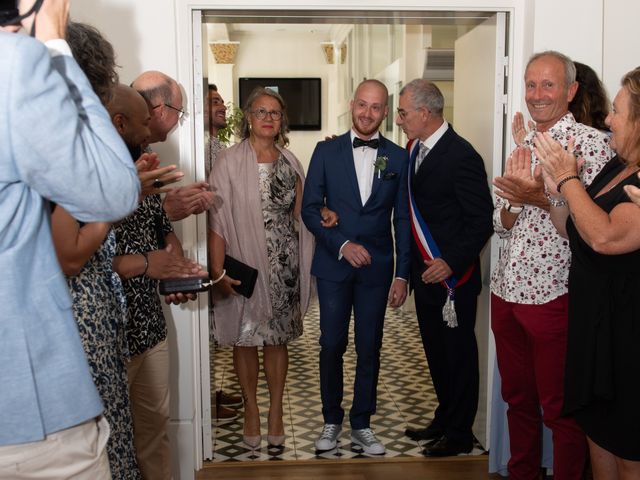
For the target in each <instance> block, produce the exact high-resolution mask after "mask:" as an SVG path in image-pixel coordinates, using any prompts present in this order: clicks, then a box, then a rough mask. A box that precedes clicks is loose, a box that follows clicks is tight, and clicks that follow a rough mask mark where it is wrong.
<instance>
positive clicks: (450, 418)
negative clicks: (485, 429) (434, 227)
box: [412, 273, 479, 442]
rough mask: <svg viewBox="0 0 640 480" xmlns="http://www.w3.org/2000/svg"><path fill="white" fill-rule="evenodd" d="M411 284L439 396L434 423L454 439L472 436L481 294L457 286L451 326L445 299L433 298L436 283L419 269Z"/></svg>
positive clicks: (476, 403) (476, 393)
mask: <svg viewBox="0 0 640 480" xmlns="http://www.w3.org/2000/svg"><path fill="white" fill-rule="evenodd" d="M412 285H413V288H414V298H415V303H416V312H417V315H418V324H419V326H420V335H421V337H422V345H423V346H424V351H425V354H426V357H427V363H428V364H429V370H430V372H431V379H432V380H433V386H434V388H435V391H436V395H437V396H438V408H437V409H436V411H435V416H434V420H433V425H434V426H435V427H437V428H440V429H442V430H443V431H444V432H445V435H446V436H448V437H449V438H451V439H453V440H458V441H464V442H466V441H469V440H472V439H473V434H472V432H471V427H472V425H473V421H474V419H475V416H476V411H477V409H478V387H479V371H478V345H477V343H476V335H475V331H474V328H475V324H476V307H477V300H478V297H477V295H476V294H475V292H474V293H471V292H468V291H467V292H465V290H466V289H465V288H464V286H462V287H460V288H459V289H457V290H456V296H455V309H456V315H457V319H458V326H457V327H455V328H451V327H448V326H447V324H446V323H445V322H444V321H443V319H442V307H443V305H444V303H443V302H442V301H438V300H439V299H436V300H435V302H434V299H433V296H432V295H430V292H429V290H432V289H433V288H434V287H433V286H426V285H425V284H424V283H423V282H422V280H421V279H420V278H419V276H417V273H416V274H413V273H412ZM442 288H443V289H444V287H442ZM438 297H440V298H441V296H440V295H438ZM436 302H437V303H436Z"/></svg>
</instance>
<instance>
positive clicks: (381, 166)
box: [373, 155, 389, 179]
mask: <svg viewBox="0 0 640 480" xmlns="http://www.w3.org/2000/svg"><path fill="white" fill-rule="evenodd" d="M388 161H389V157H387V156H386V155H381V156H379V157H378V158H376V161H375V162H373V166H374V167H375V170H374V172H377V173H378V179H380V173H381V172H383V171H384V170H385V169H386V168H387V162H388Z"/></svg>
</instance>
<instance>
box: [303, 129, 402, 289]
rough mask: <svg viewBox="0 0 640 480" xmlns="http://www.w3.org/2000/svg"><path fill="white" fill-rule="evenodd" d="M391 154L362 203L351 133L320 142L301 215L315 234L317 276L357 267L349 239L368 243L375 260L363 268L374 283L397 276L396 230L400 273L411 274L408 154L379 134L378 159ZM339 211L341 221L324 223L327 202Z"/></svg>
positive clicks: (342, 275) (339, 277) (332, 276)
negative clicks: (348, 254) (349, 255)
mask: <svg viewBox="0 0 640 480" xmlns="http://www.w3.org/2000/svg"><path fill="white" fill-rule="evenodd" d="M380 157H387V159H388V160H387V165H386V168H385V169H384V170H383V171H382V172H381V173H380V176H379V177H378V174H377V173H375V174H374V179H373V184H372V188H371V196H370V197H369V199H368V200H367V202H366V204H365V205H362V200H361V198H360V191H359V189H358V180H357V177H356V170H355V166H354V163H353V148H352V146H351V136H350V132H347V133H345V134H344V135H341V136H339V137H337V138H335V139H332V140H326V141H323V142H320V143H318V145H317V146H316V148H315V150H314V152H313V156H312V157H311V163H310V165H309V171H308V173H307V179H306V182H305V187H304V196H303V199H302V219H303V221H304V223H305V225H306V226H307V228H308V229H309V231H311V233H313V234H314V235H315V237H316V250H315V254H314V258H313V264H312V267H311V273H312V274H313V275H315V276H316V277H318V278H323V279H326V280H330V281H334V282H340V281H344V280H345V279H346V278H347V277H348V275H349V274H350V273H352V272H353V271H354V268H353V267H352V266H351V265H350V264H349V262H347V261H346V260H345V259H344V258H343V259H341V260H338V254H339V251H340V247H341V246H342V245H343V244H344V243H345V242H346V241H347V240H351V241H353V242H356V243H359V244H361V245H363V246H364V247H365V248H366V249H367V250H368V251H369V253H370V254H371V257H372V263H371V265H368V266H366V267H362V268H360V269H358V270H359V271H360V272H362V273H364V274H365V275H363V278H364V279H365V281H366V282H367V283H370V284H382V283H387V282H389V279H390V278H391V277H392V276H393V265H394V258H393V252H394V249H393V240H394V236H393V235H392V233H391V221H392V214H393V226H394V234H395V253H396V268H395V276H397V277H402V278H405V279H407V280H408V279H409V271H410V249H411V246H410V245H411V237H410V236H411V231H410V224H409V209H408V195H407V173H408V160H409V157H408V153H407V151H406V150H405V149H403V148H401V147H399V146H398V145H396V144H395V143H393V142H390V141H389V140H387V139H385V138H384V137H382V136H380V145H379V148H378V152H377V158H380ZM325 202H326V206H327V207H328V208H330V209H331V210H333V211H334V212H336V213H337V214H338V215H339V218H340V220H339V226H338V227H336V228H324V227H322V226H321V225H320V221H321V217H320V209H321V208H322V207H323V206H324V205H325Z"/></svg>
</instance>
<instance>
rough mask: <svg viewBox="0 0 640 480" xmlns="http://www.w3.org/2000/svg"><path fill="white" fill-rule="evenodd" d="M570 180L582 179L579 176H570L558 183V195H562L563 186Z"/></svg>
mask: <svg viewBox="0 0 640 480" xmlns="http://www.w3.org/2000/svg"><path fill="white" fill-rule="evenodd" d="M569 180H580V177H579V176H578V175H569V176H568V177H564V178H563V179H562V180H560V181H559V182H558V186H557V187H556V190H558V193H562V191H561V188H562V186H563V185H564V184H565V183H567V182H568V181H569Z"/></svg>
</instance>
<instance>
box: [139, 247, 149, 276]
mask: <svg viewBox="0 0 640 480" xmlns="http://www.w3.org/2000/svg"><path fill="white" fill-rule="evenodd" d="M140 255H142V258H144V270H143V271H142V273H141V274H140V275H143V276H144V275H146V274H147V270H149V255H148V254H147V252H142V253H141V254H140Z"/></svg>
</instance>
